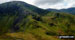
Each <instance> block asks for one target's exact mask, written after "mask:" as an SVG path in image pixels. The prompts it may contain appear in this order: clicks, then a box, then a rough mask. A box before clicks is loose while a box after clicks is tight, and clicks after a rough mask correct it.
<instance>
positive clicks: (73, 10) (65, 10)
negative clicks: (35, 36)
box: [47, 7, 75, 15]
mask: <svg viewBox="0 0 75 40" xmlns="http://www.w3.org/2000/svg"><path fill="white" fill-rule="evenodd" d="M47 10H48V11H55V12H65V13H70V14H74V15H75V8H74V7H72V8H68V9H60V10H57V9H47Z"/></svg>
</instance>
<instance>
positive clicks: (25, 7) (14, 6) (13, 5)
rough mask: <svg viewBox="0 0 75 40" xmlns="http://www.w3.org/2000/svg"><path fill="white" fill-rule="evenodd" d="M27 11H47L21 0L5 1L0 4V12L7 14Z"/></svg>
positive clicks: (40, 12)
mask: <svg viewBox="0 0 75 40" xmlns="http://www.w3.org/2000/svg"><path fill="white" fill-rule="evenodd" d="M10 9H11V10H10ZM38 10H39V11H38ZM28 11H30V13H33V12H34V13H39V14H42V13H47V12H48V11H46V10H44V9H40V8H37V7H35V6H33V5H30V4H27V3H25V2H21V1H13V2H7V3H3V4H0V13H1V14H4V13H8V14H9V13H11V14H12V13H14V14H15V13H17V12H18V13H19V14H24V12H26V13H27V12H28ZM27 14H28V13H27ZM42 15H43V14H42Z"/></svg>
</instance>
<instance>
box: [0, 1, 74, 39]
mask: <svg viewBox="0 0 75 40" xmlns="http://www.w3.org/2000/svg"><path fill="white" fill-rule="evenodd" d="M13 3H15V2H13ZM13 3H12V2H8V3H7V5H8V4H9V5H11V4H12V5H11V6H7V7H4V6H6V3H5V4H1V5H0V6H2V7H0V40H60V39H58V37H57V36H58V35H75V15H71V14H65V13H56V12H48V13H46V14H45V12H44V13H42V12H40V14H39V13H38V11H40V10H41V9H39V10H37V12H35V11H32V9H30V7H31V6H30V7H29V9H28V8H26V7H25V6H24V7H23V5H22V6H17V5H16V4H13ZM18 4H19V3H18ZM3 5H4V6H3ZM14 5H15V6H14ZM20 5H21V4H20ZM13 6H14V7H13ZM16 7H21V8H18V9H20V10H18V9H16ZM1 8H2V10H1ZM9 8H12V9H9ZM33 8H35V7H33ZM6 9H8V10H6ZM23 9H24V10H23ZM35 10H36V9H35ZM19 11H20V12H19ZM42 14H45V15H43V16H42Z"/></svg>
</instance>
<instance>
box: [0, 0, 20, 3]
mask: <svg viewBox="0 0 75 40" xmlns="http://www.w3.org/2000/svg"><path fill="white" fill-rule="evenodd" d="M9 1H20V0H0V3H5V2H9Z"/></svg>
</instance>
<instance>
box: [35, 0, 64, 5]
mask: <svg viewBox="0 0 75 40" xmlns="http://www.w3.org/2000/svg"><path fill="white" fill-rule="evenodd" d="M63 1H64V0H36V1H35V4H36V5H45V4H49V5H53V4H57V3H60V2H63Z"/></svg>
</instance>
